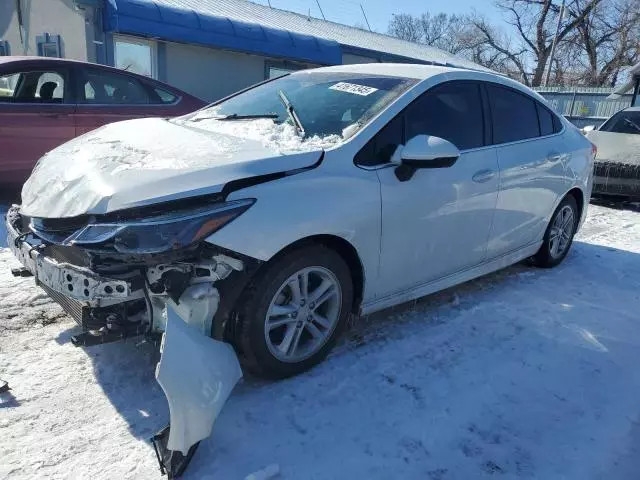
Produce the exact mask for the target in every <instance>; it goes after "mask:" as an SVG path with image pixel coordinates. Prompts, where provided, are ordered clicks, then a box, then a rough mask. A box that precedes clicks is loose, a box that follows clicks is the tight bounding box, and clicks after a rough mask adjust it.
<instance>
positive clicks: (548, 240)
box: [532, 195, 579, 268]
mask: <svg viewBox="0 0 640 480" xmlns="http://www.w3.org/2000/svg"><path fill="white" fill-rule="evenodd" d="M578 222H579V217H578V205H577V204H576V200H575V198H573V196H572V195H567V196H566V197H565V198H564V199H563V200H562V202H560V205H558V208H557V209H556V211H555V212H554V213H553V216H552V217H551V221H550V222H549V226H548V227H547V231H546V232H545V234H544V239H543V241H542V246H541V247H540V250H538V252H537V253H536V254H535V255H534V256H533V258H532V260H533V264H534V265H536V266H538V267H542V268H551V267H555V266H556V265H558V264H560V262H562V260H564V257H566V256H567V253H569V248H570V247H571V244H572V243H573V236H574V235H575V233H576V227H577V226H578Z"/></svg>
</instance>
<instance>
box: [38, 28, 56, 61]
mask: <svg viewBox="0 0 640 480" xmlns="http://www.w3.org/2000/svg"><path fill="white" fill-rule="evenodd" d="M36 45H37V46H38V55H40V56H41V57H58V58H62V37H61V36H60V35H50V34H48V33H43V34H42V35H36ZM45 47H46V49H45Z"/></svg>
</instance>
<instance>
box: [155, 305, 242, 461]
mask: <svg viewBox="0 0 640 480" xmlns="http://www.w3.org/2000/svg"><path fill="white" fill-rule="evenodd" d="M166 318H167V325H166V329H165V332H164V334H163V337H162V344H161V347H160V352H161V357H160V362H159V363H158V365H157V367H156V379H157V380H158V383H159V384H160V386H161V387H162V390H163V391H164V394H165V395H166V397H167V401H168V402H169V415H170V422H171V423H170V425H171V429H170V431H169V439H168V442H167V448H168V449H170V450H173V451H180V452H182V454H183V455H186V454H187V452H188V450H189V448H190V447H191V446H192V445H194V444H196V443H197V442H199V441H200V440H203V439H205V438H207V437H208V436H209V435H210V434H211V430H212V428H213V422H215V420H216V418H217V417H218V414H219V413H220V410H222V407H223V406H224V404H225V402H226V400H227V398H228V397H229V395H230V394H231V391H232V390H233V387H235V385H236V383H238V381H239V380H240V378H242V369H241V368H240V363H239V362H238V357H237V356H236V354H235V352H234V351H233V348H232V347H231V345H229V344H227V343H224V342H219V341H217V340H214V339H212V338H210V337H207V336H205V335H203V334H202V333H201V332H200V331H198V330H197V329H196V328H195V327H194V326H191V325H189V324H187V323H186V322H185V321H184V320H183V319H182V318H181V317H180V316H179V315H178V314H177V313H176V311H175V310H174V309H173V308H172V307H171V306H169V305H167V308H166Z"/></svg>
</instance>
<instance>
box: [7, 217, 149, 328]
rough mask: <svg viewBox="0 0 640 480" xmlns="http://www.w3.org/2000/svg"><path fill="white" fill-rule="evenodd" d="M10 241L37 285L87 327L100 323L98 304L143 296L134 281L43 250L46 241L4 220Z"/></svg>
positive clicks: (103, 305) (103, 304) (108, 304)
mask: <svg viewBox="0 0 640 480" xmlns="http://www.w3.org/2000/svg"><path fill="white" fill-rule="evenodd" d="M5 227H6V229H7V245H8V247H9V249H10V250H11V251H12V252H13V254H14V255H15V257H16V258H17V259H18V261H19V262H20V263H21V264H22V265H23V266H24V267H25V268H26V269H27V270H28V271H29V272H30V273H31V274H32V275H33V277H34V278H35V282H36V285H38V286H40V287H42V288H43V289H44V290H45V292H47V294H48V295H49V296H50V297H51V298H52V299H53V300H54V301H55V302H56V303H58V304H59V305H60V306H62V308H63V309H64V310H65V311H66V312H67V313H68V314H69V315H70V316H71V317H72V318H73V319H74V320H75V321H76V322H77V323H78V325H80V326H81V327H82V328H83V329H84V330H88V329H91V328H92V327H99V326H100V322H98V321H96V319H95V318H93V317H92V311H93V309H95V308H100V307H107V306H111V305H115V304H119V303H123V302H127V301H131V300H136V299H143V298H144V292H143V291H142V290H141V289H140V288H137V289H136V288H135V286H134V284H133V282H131V281H128V280H122V279H117V278H109V277H105V276H102V275H98V274H96V273H95V272H92V271H91V270H89V269H87V268H84V267H81V266H77V265H72V264H70V263H66V262H59V261H57V260H56V259H54V258H52V257H50V256H47V255H45V254H43V253H42V250H43V247H44V245H43V244H42V243H40V242H39V241H38V240H37V239H35V238H33V237H30V236H29V235H26V234H22V233H20V232H18V231H17V230H16V229H15V228H14V226H13V225H12V223H11V222H10V221H9V216H7V218H6V220H5Z"/></svg>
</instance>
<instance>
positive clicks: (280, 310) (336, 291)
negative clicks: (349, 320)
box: [264, 267, 342, 362]
mask: <svg viewBox="0 0 640 480" xmlns="http://www.w3.org/2000/svg"><path fill="white" fill-rule="evenodd" d="M341 305H342V289H341V287H340V282H339V281H338V279H337V278H336V276H335V275H334V274H333V273H332V272H331V271H330V270H328V269H326V268H324V267H307V268H304V269H302V270H299V271H298V272H296V273H294V274H293V275H291V276H290V277H289V278H288V279H287V280H285V281H284V283H283V284H282V285H281V286H280V288H278V290H277V292H276V294H275V295H274V297H273V299H272V300H271V303H270V305H269V309H268V310H267V315H266V318H265V328H264V334H265V340H266V343H267V346H268V348H269V351H270V352H271V354H272V355H274V356H275V357H276V358H277V359H278V360H280V361H283V362H300V361H302V360H305V359H306V358H309V357H310V356H311V355H313V354H314V353H316V352H318V351H319V350H320V349H321V348H322V346H323V345H324V344H325V343H326V342H327V341H328V339H329V338H330V337H331V334H332V333H333V330H334V329H335V328H336V325H337V324H338V321H339V319H340V309H341Z"/></svg>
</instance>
